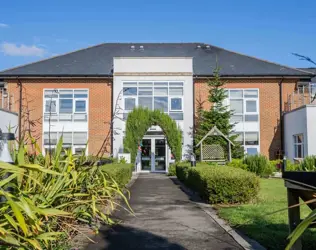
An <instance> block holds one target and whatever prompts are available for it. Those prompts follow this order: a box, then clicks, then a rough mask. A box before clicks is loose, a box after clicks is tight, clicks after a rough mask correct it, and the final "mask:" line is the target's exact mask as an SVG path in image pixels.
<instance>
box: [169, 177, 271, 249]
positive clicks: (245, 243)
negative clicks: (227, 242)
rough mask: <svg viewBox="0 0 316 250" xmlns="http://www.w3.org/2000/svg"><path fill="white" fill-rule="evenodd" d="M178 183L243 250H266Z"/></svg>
mask: <svg viewBox="0 0 316 250" xmlns="http://www.w3.org/2000/svg"><path fill="white" fill-rule="evenodd" d="M169 178H174V179H177V177H175V176H169ZM177 183H178V184H179V185H180V186H181V189H182V190H183V192H185V193H186V194H187V195H190V196H193V197H194V198H195V200H197V201H191V202H192V203H194V204H196V205H197V206H198V207H199V208H200V209H202V210H203V211H204V212H205V213H206V214H207V215H209V216H210V217H211V218H212V219H213V220H214V221H215V222H216V223H217V224H218V225H219V226H220V227H221V228H223V229H224V230H225V231H226V232H227V233H228V234H229V235H230V236H231V237H232V238H233V239H234V240H235V241H236V242H237V243H238V244H239V245H240V246H241V247H242V248H243V249H245V250H266V248H265V247H263V246H262V245H261V244H260V243H259V242H257V241H256V240H254V239H250V238H249V237H247V236H246V235H244V234H242V233H241V232H238V231H237V230H235V229H233V228H232V227H231V226H230V225H229V224H228V222H226V221H225V220H224V219H222V218H220V217H219V216H218V215H217V213H216V210H215V209H214V208H213V207H212V206H211V205H210V204H206V203H203V202H202V200H201V198H200V196H199V195H198V193H196V192H194V191H192V190H191V189H189V188H188V187H186V186H185V185H184V184H183V183H182V182H181V181H180V180H179V179H177Z"/></svg>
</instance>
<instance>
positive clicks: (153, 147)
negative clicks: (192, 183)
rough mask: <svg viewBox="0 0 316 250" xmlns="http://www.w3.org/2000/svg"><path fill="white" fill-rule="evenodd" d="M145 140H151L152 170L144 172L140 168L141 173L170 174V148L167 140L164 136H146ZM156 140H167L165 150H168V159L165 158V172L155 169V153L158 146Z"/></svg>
mask: <svg viewBox="0 0 316 250" xmlns="http://www.w3.org/2000/svg"><path fill="white" fill-rule="evenodd" d="M143 139H147V140H148V139H149V140H151V153H150V154H151V169H150V171H149V170H142V169H141V167H140V171H141V172H144V173H146V172H147V173H148V172H154V173H167V172H168V168H169V157H170V155H169V151H170V150H169V147H168V143H167V138H166V137H165V136H164V135H145V136H144V137H143ZM156 139H158V140H159V139H164V140H165V145H166V147H165V150H166V158H165V162H166V163H165V164H166V169H165V170H156V169H155V151H156V144H155V140H156Z"/></svg>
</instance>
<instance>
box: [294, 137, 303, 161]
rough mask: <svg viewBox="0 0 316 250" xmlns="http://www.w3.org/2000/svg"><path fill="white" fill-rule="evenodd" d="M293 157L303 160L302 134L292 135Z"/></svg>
mask: <svg viewBox="0 0 316 250" xmlns="http://www.w3.org/2000/svg"><path fill="white" fill-rule="evenodd" d="M294 157H295V158H304V137H303V134H298V135H294Z"/></svg>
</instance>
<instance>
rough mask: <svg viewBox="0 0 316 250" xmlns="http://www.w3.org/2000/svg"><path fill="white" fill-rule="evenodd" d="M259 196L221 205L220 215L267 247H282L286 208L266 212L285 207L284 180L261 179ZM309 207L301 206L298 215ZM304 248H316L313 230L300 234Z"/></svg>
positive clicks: (285, 227) (286, 228)
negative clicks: (232, 205)
mask: <svg viewBox="0 0 316 250" xmlns="http://www.w3.org/2000/svg"><path fill="white" fill-rule="evenodd" d="M260 181H261V183H260V184H261V186H260V188H261V190H260V193H259V199H258V201H257V202H256V203H254V204H247V205H240V206H234V207H220V208H219V215H220V216H221V217H222V218H224V219H226V220H227V221H228V222H229V223H230V224H231V225H232V226H233V227H234V228H236V229H237V230H239V231H241V232H243V233H245V234H246V235H247V236H249V237H251V238H253V239H255V240H256V241H258V242H259V243H260V244H262V245H263V246H264V247H266V248H267V249H274V250H276V249H278V250H279V249H284V248H285V246H286V238H287V236H288V218H287V210H285V211H282V212H279V213H275V214H272V215H269V214H270V213H273V212H275V211H277V210H280V209H282V208H286V207H287V196H286V188H285V187H284V181H283V180H278V179H261V180H260ZM310 211H311V210H310V209H309V208H308V207H307V206H305V205H304V206H302V207H301V217H303V216H304V217H305V216H306V215H308V213H309V212H310ZM303 249H304V250H312V249H316V230H315V229H312V230H308V231H307V232H305V233H304V236H303Z"/></svg>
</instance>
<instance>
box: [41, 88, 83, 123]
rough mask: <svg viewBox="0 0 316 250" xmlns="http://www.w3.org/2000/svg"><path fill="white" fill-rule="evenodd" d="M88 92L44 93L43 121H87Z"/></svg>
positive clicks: (70, 90) (60, 91) (78, 90)
mask: <svg viewBox="0 0 316 250" xmlns="http://www.w3.org/2000/svg"><path fill="white" fill-rule="evenodd" d="M87 102H88V90H84V89H53V90H45V91H44V107H45V108H44V119H45V120H49V119H50V120H53V121H54V120H65V121H66V120H67V121H69V120H76V121H86V120H87V112H88V109H87Z"/></svg>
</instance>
